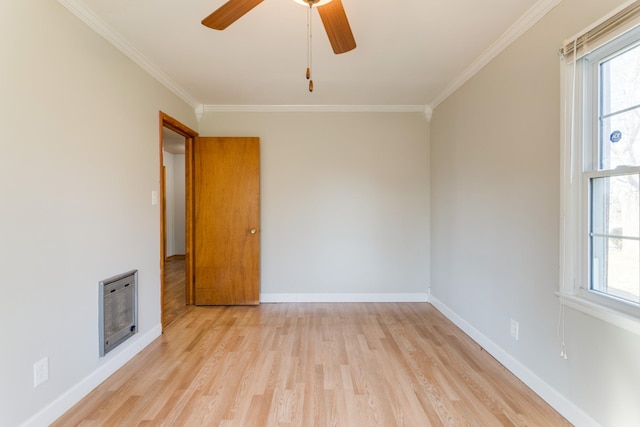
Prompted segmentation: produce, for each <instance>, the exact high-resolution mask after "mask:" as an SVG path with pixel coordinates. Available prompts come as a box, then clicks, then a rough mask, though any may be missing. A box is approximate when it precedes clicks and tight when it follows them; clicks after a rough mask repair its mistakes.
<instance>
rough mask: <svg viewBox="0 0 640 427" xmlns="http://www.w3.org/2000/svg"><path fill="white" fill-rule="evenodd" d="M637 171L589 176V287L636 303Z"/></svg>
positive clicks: (639, 286)
mask: <svg viewBox="0 0 640 427" xmlns="http://www.w3.org/2000/svg"><path fill="white" fill-rule="evenodd" d="M639 181H640V174H627V175H620V176H612V177H601V178H592V179H591V221H590V223H591V226H590V228H591V229H590V236H591V239H590V242H591V245H590V253H591V289H592V290H594V291H599V292H603V293H606V294H610V295H613V296H616V297H619V298H623V299H626V300H629V301H633V302H640V197H639V196H640V192H639V188H638V187H639V186H638V183H639Z"/></svg>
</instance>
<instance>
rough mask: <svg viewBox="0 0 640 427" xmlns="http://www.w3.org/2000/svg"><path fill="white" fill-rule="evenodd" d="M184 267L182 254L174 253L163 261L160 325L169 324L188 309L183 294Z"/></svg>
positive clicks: (165, 325)
mask: <svg viewBox="0 0 640 427" xmlns="http://www.w3.org/2000/svg"><path fill="white" fill-rule="evenodd" d="M185 282H186V267H185V257H184V255H174V256H172V257H170V258H168V259H167V260H166V261H165V263H164V295H163V300H162V301H163V304H162V326H163V327H165V328H166V327H167V326H169V325H170V324H171V323H172V322H173V321H174V320H176V319H177V318H178V317H180V316H182V315H183V314H184V313H185V312H186V311H187V310H188V309H189V306H187V305H186V296H185Z"/></svg>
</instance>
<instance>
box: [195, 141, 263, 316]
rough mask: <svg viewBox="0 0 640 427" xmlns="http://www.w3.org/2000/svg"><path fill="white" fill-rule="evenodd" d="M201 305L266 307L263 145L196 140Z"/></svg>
mask: <svg viewBox="0 0 640 427" xmlns="http://www.w3.org/2000/svg"><path fill="white" fill-rule="evenodd" d="M194 160H195V170H194V174H195V176H194V178H195V183H194V184H195V188H194V193H195V194H194V213H195V224H194V229H195V230H194V240H195V241H194V246H195V257H194V258H195V303H196V304H197V305H240V304H259V303H260V140H259V139H258V138H211V137H201V138H196V140H195V150H194Z"/></svg>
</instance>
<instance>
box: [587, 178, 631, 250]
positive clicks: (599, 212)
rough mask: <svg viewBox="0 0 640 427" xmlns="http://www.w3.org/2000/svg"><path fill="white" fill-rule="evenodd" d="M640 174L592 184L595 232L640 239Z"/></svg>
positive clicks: (593, 229) (602, 179)
mask: <svg viewBox="0 0 640 427" xmlns="http://www.w3.org/2000/svg"><path fill="white" fill-rule="evenodd" d="M639 180H640V175H639V174H628V175H618V176H612V177H602V178H593V179H592V180H591V188H592V191H591V232H592V233H595V234H606V235H612V236H625V237H635V238H638V237H640V230H639V228H640V224H639V223H640V212H639V208H638V205H639V203H638V181H639Z"/></svg>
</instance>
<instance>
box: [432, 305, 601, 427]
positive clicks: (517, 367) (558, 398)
mask: <svg viewBox="0 0 640 427" xmlns="http://www.w3.org/2000/svg"><path fill="white" fill-rule="evenodd" d="M430 300H431V301H430V302H431V304H432V305H433V306H434V307H435V308H437V309H438V311H440V312H441V313H442V314H444V316H445V317H447V318H448V319H449V320H451V321H452V322H453V323H454V324H455V325H456V326H457V327H459V328H460V329H462V331H463V332H464V333H465V334H467V335H468V336H469V337H470V338H471V339H472V340H474V341H475V342H477V343H478V344H479V345H480V346H481V347H482V348H484V349H485V350H486V351H487V352H488V353H489V354H491V355H492V356H493V357H495V358H496V360H498V361H499V362H500V363H502V365H504V367H505V368H507V369H508V370H509V371H511V373H512V374H514V375H515V376H516V377H518V378H519V379H520V380H521V381H522V382H523V383H525V384H526V385H527V386H528V387H529V388H530V389H531V390H533V391H534V392H535V393H536V394H537V395H538V396H540V397H541V398H542V399H543V400H544V401H546V402H547V403H548V404H549V405H551V406H552V407H553V408H554V409H555V410H556V411H558V412H559V413H560V414H562V416H563V417H565V418H566V419H567V420H569V422H570V423H572V424H573V425H576V426H581V427H602V426H601V425H600V424H598V423H597V422H596V421H595V420H594V419H593V418H591V417H590V416H589V415H587V414H586V413H585V412H584V411H583V410H582V409H580V408H578V407H577V406H576V405H574V404H573V403H572V402H571V401H569V400H568V399H567V398H566V397H564V396H563V395H562V394H560V393H559V392H558V391H557V390H556V389H554V388H553V387H551V386H550V385H549V384H547V383H546V382H544V381H543V380H542V379H541V378H540V377H538V376H537V375H536V374H534V373H533V372H531V371H530V370H529V369H528V368H527V367H526V366H524V365H523V364H522V363H520V362H519V361H518V360H517V359H515V358H514V357H513V356H511V355H510V354H509V353H507V352H506V351H504V350H503V349H502V348H500V347H499V346H498V345H497V344H496V343H494V342H493V341H491V340H490V339H489V338H487V336H485V335H484V334H482V333H481V332H480V331H478V330H477V329H476V328H474V327H473V326H471V325H470V324H469V323H467V321H466V320H464V319H463V318H462V317H460V316H458V315H457V314H456V313H455V312H454V311H453V310H451V309H450V308H449V307H447V306H446V305H444V304H443V303H442V302H441V301H439V300H438V299H437V298H435V297H433V296H431V297H430Z"/></svg>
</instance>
